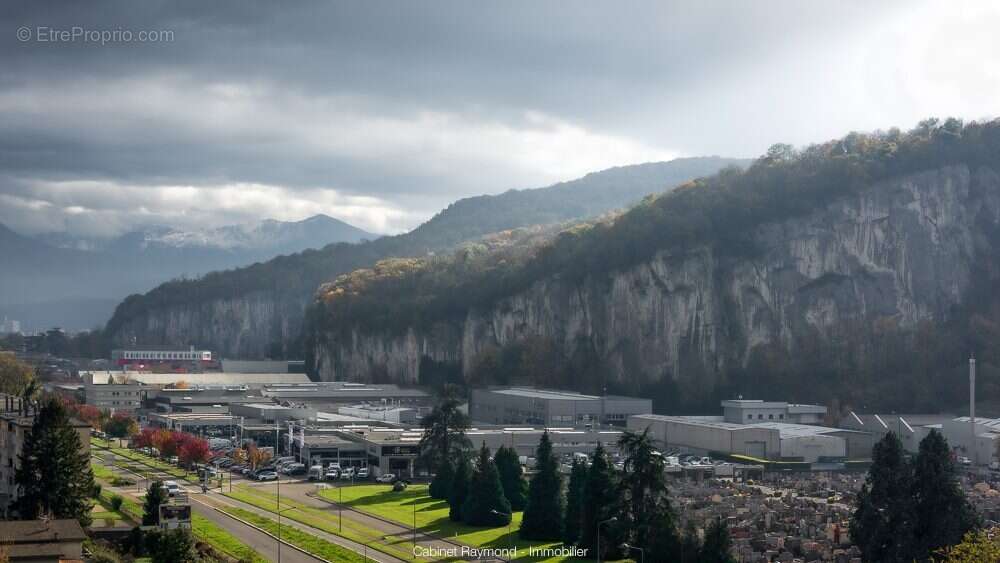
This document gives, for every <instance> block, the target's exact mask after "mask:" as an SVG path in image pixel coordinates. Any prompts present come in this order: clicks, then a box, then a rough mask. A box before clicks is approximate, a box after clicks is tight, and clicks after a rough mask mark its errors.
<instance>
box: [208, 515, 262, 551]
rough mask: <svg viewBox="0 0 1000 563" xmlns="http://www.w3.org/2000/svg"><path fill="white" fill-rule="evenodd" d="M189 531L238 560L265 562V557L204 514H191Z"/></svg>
mask: <svg viewBox="0 0 1000 563" xmlns="http://www.w3.org/2000/svg"><path fill="white" fill-rule="evenodd" d="M191 531H192V532H193V533H194V536H195V537H196V538H198V539H199V540H201V541H203V542H205V543H207V544H209V545H211V546H212V547H214V548H215V549H217V550H219V551H221V552H223V553H226V554H227V555H231V556H233V557H235V558H236V559H239V560H240V561H248V562H250V563H267V559H264V558H263V557H261V555H260V554H259V553H257V552H256V551H254V550H253V548H251V547H249V546H247V545H246V544H244V543H243V542H241V541H240V540H238V539H237V538H236V536H234V535H232V534H230V533H229V532H227V531H226V530H224V529H223V528H221V527H219V526H217V525H216V524H215V523H214V522H212V521H210V520H208V519H207V518H205V517H204V516H200V515H198V514H193V515H192V516H191Z"/></svg>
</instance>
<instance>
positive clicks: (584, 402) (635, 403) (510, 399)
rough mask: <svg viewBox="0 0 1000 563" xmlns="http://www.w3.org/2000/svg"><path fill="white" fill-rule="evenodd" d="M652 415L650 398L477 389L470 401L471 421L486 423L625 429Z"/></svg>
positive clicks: (514, 388) (536, 390) (530, 388)
mask: <svg viewBox="0 0 1000 563" xmlns="http://www.w3.org/2000/svg"><path fill="white" fill-rule="evenodd" d="M651 412H653V401H652V400H650V399H642V398H638V397H622V396H618V395H606V396H598V395H584V394H583V393H576V392H572V391H555V390H549V389H535V388H532V387H491V388H487V389H473V390H472V393H471V396H470V398H469V418H471V419H472V421H473V422H478V423H484V424H535V425H551V426H571V427H576V428H586V427H593V426H604V425H616V426H625V424H626V421H627V420H628V418H629V417H630V416H632V415H637V414H649V413H651Z"/></svg>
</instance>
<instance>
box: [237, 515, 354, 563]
mask: <svg viewBox="0 0 1000 563" xmlns="http://www.w3.org/2000/svg"><path fill="white" fill-rule="evenodd" d="M222 510H223V512H225V513H227V514H231V515H233V516H235V517H237V518H239V519H240V520H245V521H247V522H250V523H251V524H253V525H254V526H257V527H258V528H261V529H264V530H266V531H267V532H268V533H270V534H273V535H278V531H279V528H278V523H277V522H275V521H273V520H271V519H270V518H265V517H263V516H260V515H258V514H254V513H253V512H250V511H249V510H243V509H240V508H225V509H222ZM280 531H281V539H282V540H284V541H286V542H288V543H290V544H292V545H294V546H296V547H299V548H301V549H304V550H306V551H308V552H309V553H314V554H316V555H318V556H320V557H322V558H323V559H327V560H329V561H337V562H338V563H340V562H343V563H364V562H365V558H364V556H363V555H361V554H360V553H354V552H353V551H351V550H349V549H347V548H344V547H341V546H339V545H337V544H335V543H330V542H328V541H326V540H324V539H320V538H317V537H316V536H314V535H312V534H308V533H306V532H303V531H301V530H299V529H297V528H292V527H289V526H288V525H286V524H282V525H281V528H280Z"/></svg>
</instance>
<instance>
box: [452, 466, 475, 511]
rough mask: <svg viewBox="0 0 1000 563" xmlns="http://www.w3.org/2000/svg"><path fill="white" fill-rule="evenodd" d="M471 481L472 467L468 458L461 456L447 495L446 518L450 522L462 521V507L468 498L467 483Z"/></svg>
mask: <svg viewBox="0 0 1000 563" xmlns="http://www.w3.org/2000/svg"><path fill="white" fill-rule="evenodd" d="M471 481H472V466H471V465H469V458H468V457H466V456H465V454H462V455H460V456H459V458H458V464H457V465H456V466H455V478H454V479H452V481H451V491H449V494H448V507H449V508H448V518H450V519H451V521H452V522H461V521H462V505H463V504H465V499H466V497H468V496H469V483H471Z"/></svg>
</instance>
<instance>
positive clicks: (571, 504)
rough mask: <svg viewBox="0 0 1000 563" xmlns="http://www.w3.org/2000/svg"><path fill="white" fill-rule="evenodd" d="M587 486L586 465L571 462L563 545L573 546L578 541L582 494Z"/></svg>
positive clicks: (581, 516) (581, 513) (575, 461)
mask: <svg viewBox="0 0 1000 563" xmlns="http://www.w3.org/2000/svg"><path fill="white" fill-rule="evenodd" d="M586 484H587V465H586V464H585V463H583V462H581V461H579V460H574V461H573V469H572V470H571V471H570V474H569V484H568V485H567V486H566V522H565V525H564V526H563V543H564V544H566V545H573V544H575V543H576V542H577V540H579V539H580V522H581V519H582V518H583V493H584V487H585V486H586Z"/></svg>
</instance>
